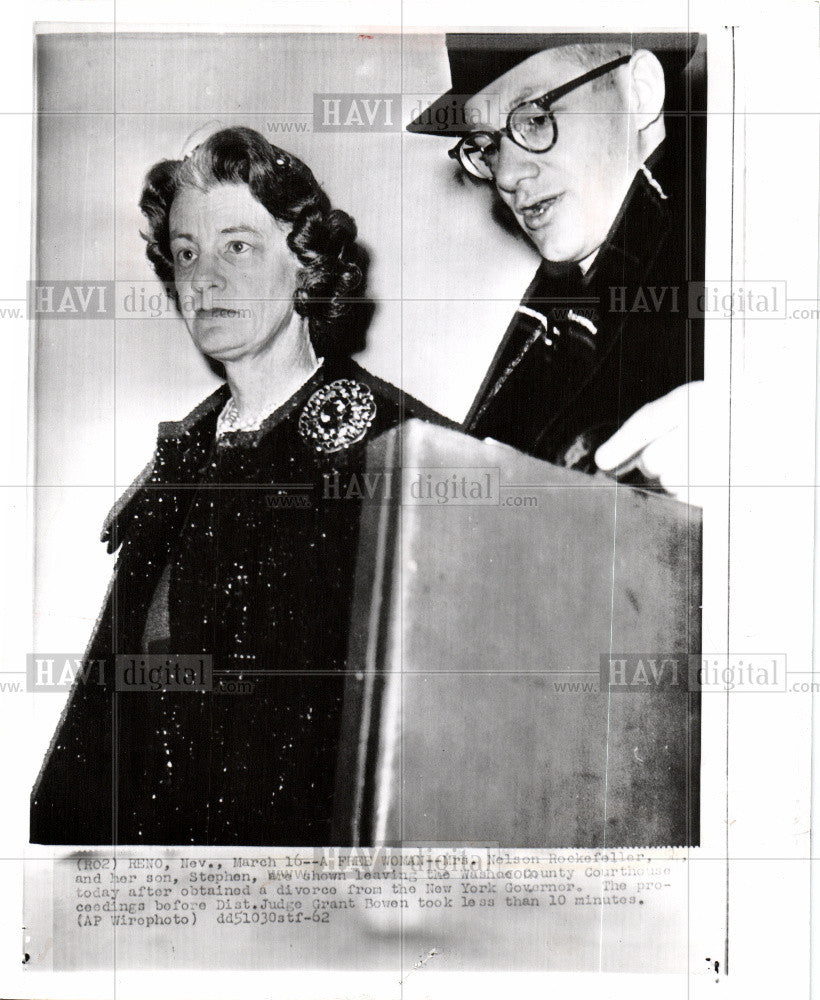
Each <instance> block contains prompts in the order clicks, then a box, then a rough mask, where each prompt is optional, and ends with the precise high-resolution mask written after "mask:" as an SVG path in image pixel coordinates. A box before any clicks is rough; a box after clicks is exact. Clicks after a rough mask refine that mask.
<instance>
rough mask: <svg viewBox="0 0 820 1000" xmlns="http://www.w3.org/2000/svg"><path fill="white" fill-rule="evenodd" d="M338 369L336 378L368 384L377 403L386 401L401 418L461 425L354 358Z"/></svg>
mask: <svg viewBox="0 0 820 1000" xmlns="http://www.w3.org/2000/svg"><path fill="white" fill-rule="evenodd" d="M337 371H338V375H337V374H336V371H334V373H333V376H334V377H335V378H347V379H351V380H353V381H357V382H361V383H362V384H363V385H366V386H367V387H368V388H369V389H370V391H371V392H372V393H373V395H374V397H375V398H376V402H377V404H378V403H379V402H382V403H386V404H387V405H388V406H389V407H391V408H393V409H395V411H396V413H397V415H398V419H400V420H401V419H404V420H410V419H413V418H416V419H418V420H426V421H427V422H428V423H433V424H439V425H441V426H444V427H452V428H455V429H457V428H458V427H459V425H458V424H457V423H456V422H455V421H454V420H451V419H450V418H449V417H445V416H444V415H443V414H441V413H439V412H438V411H437V410H434V409H433V408H432V407H431V406H428V405H427V404H426V403H423V402H422V401H421V400H420V399H416V397H415V396H411V395H410V393H409V392H405V391H404V390H403V389H400V388H399V387H398V386H396V385H393V383H392V382H387V381H386V380H385V379H383V378H379V376H378V375H374V374H373V373H372V372H370V371H368V370H367V369H366V368H363V367H362V366H361V365H360V364H358V363H357V362H356V361H353V360H352V359H347V360H346V361H345V362H343V363H341V364H340V365H339V367H338V369H337ZM331 381H332V379H331Z"/></svg>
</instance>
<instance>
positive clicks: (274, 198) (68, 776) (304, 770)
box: [31, 128, 438, 845]
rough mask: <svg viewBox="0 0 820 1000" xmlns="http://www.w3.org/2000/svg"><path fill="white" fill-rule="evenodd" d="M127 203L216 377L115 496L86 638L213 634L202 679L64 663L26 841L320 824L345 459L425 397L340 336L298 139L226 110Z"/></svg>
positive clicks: (335, 260) (350, 527)
mask: <svg viewBox="0 0 820 1000" xmlns="http://www.w3.org/2000/svg"><path fill="white" fill-rule="evenodd" d="M140 207H141V209H142V211H143V213H144V215H145V217H146V219H147V221H148V232H147V234H146V236H147V240H148V249H147V252H148V257H149V259H150V260H151V262H152V264H153V266H154V268H155V270H156V272H157V275H158V276H159V277H160V279H161V280H162V281H164V282H165V283H166V284H167V285H168V287H169V289H170V290H171V292H172V294H173V295H174V296H175V297H176V301H177V304H178V307H179V310H180V312H181V314H182V316H183V318H184V320H185V324H186V326H187V328H188V331H189V333H190V335H191V337H192V338H193V340H194V343H195V344H196V345H197V347H198V348H199V349H200V350H201V351H202V352H203V353H204V354H205V355H207V356H208V357H209V358H210V359H212V360H213V361H214V362H218V363H219V364H220V365H221V366H222V367H223V368H224V374H225V382H226V384H225V385H223V386H222V387H221V388H220V389H218V390H217V391H216V392H215V393H214V394H213V395H211V396H210V397H209V398H208V399H206V400H205V401H204V402H203V403H201V404H200V405H199V406H198V407H197V408H196V409H195V410H194V411H193V412H192V413H191V414H190V415H189V416H188V417H186V418H185V419H184V420H182V421H180V422H177V423H165V424H162V425H160V432H159V439H158V443H157V449H156V453H155V456H154V459H153V462H152V463H150V465H149V467H148V469H147V470H146V473H145V474H144V475H143V477H141V479H140V480H138V482H137V483H136V484H135V486H134V487H132V489H131V490H130V491H129V493H128V494H127V495H126V497H124V498H123V500H121V501H120V503H119V504H118V506H117V507H116V508H115V510H114V511H112V514H111V515H110V516H109V520H108V522H107V524H106V528H105V532H104V539H107V540H108V541H109V547H110V549H112V550H113V549H116V548H120V555H119V560H118V564H117V569H116V571H115V576H114V580H113V582H112V586H111V589H110V593H109V596H108V598H107V601H106V604H105V606H104V608H103V612H102V614H101V617H100V620H99V622H98V625H97V628H96V629H95V632H94V635H93V637H92V641H91V644H90V647H89V650H88V653H87V656H88V657H89V658H91V659H103V660H105V661H106V663H107V665H108V666H109V668H111V667H113V654H120V655H121V656H126V657H132V658H133V662H134V664H135V665H136V666H140V665H142V664H144V663H145V662H147V661H145V654H164V658H163V661H162V662H167V663H169V664H173V663H174V662H176V658H178V657H182V656H191V655H192V654H201V655H202V656H206V657H207V656H210V657H212V658H213V671H214V682H213V690H212V691H205V692H191V691H185V690H182V691H180V690H174V685H173V684H172V683H166V682H163V684H162V686H161V687H159V689H158V690H156V691H153V692H152V691H136V690H128V689H127V686H128V685H127V684H126V683H125V682H126V681H127V680H128V678H127V677H125V676H124V675H122V674H121V675H120V676H119V677H118V683H117V684H115V683H114V678H113V677H112V670H111V669H109V670H108V673H107V675H106V678H105V681H104V683H102V684H100V683H97V679H96V678H95V679H94V680H89V681H86V682H85V683H82V682H81V683H78V684H77V685H76V687H75V690H74V691H73V692H72V695H71V698H70V700H69V704H68V707H67V709H66V712H65V714H64V716H63V718H62V720H61V723H60V727H59V729H58V732H57V734H56V736H55V738H54V741H53V743H52V746H51V748H50V751H49V754H48V756H47V758H46V762H45V764H44V766H43V770H42V772H41V774H40V777H39V779H38V782H37V784H36V786H35V790H34V793H33V796H32V814H31V816H32V824H31V837H32V841H35V842H41V843H78V844H88V843H106V844H108V843H131V844H134V843H145V844H248V845H251V844H267V845H275V844H288V845H293V844H303V845H307V844H322V843H328V842H329V836H330V822H331V815H332V798H333V783H334V770H335V765H336V757H337V749H338V738H339V723H340V709H341V702H342V689H343V678H344V673H343V671H344V667H345V655H346V647H347V637H348V631H349V616H350V603H351V591H352V588H351V583H352V578H353V568H354V556H355V548H356V540H357V532H358V515H359V510H360V503H359V501H357V500H356V499H355V495H356V494H360V493H361V491H360V490H356V489H352V490H351V489H347V488H345V479H346V480H347V483H348V485H349V484H351V483H352V482H353V479H352V477H357V476H358V475H359V474H360V473H361V471H362V469H363V458H364V456H363V451H364V446H365V444H366V443H367V441H369V440H371V439H372V438H373V437H374V436H376V435H377V434H379V433H381V432H382V431H385V430H387V429H389V428H391V427H394V426H395V425H397V424H398V423H399V422H400V421H402V420H403V419H405V417H408V416H411V415H416V416H419V415H420V416H423V417H425V418H428V417H431V416H432V417H434V418H435V415H433V414H431V413H430V411H427V410H426V409H425V408H424V407H422V406H421V404H419V403H417V402H416V401H415V400H412V399H409V398H408V397H406V396H403V395H402V394H400V393H399V392H398V390H396V389H395V388H394V387H392V386H390V385H387V384H385V383H384V382H382V381H380V380H379V379H376V378H374V377H373V376H372V375H370V374H369V373H367V372H366V371H364V370H363V369H362V368H361V367H359V366H358V365H357V364H355V363H354V362H353V361H351V360H349V359H348V358H346V357H344V355H343V354H340V352H339V346H338V345H339V344H340V342H341V340H342V338H343V336H344V333H345V323H344V320H343V315H344V310H345V305H346V302H345V300H346V299H348V298H349V297H350V295H351V293H352V292H353V290H354V289H355V287H356V286H357V284H358V283H359V281H360V273H359V269H358V267H357V265H356V262H355V261H356V255H357V254H356V246H355V242H354V241H355V237H356V228H355V224H354V223H353V220H352V219H351V218H350V217H349V216H348V215H346V214H345V213H344V212H340V211H336V210H332V209H331V207H330V204H329V201H328V198H327V196H326V195H325V194H324V192H323V191H322V190H321V188H320V187H319V185H318V184H317V182H316V180H315V179H314V177H313V174H312V173H311V171H310V170H309V169H308V168H307V167H306V166H305V164H304V163H302V162H301V161H300V160H298V159H297V158H296V157H294V156H292V155H290V154H289V153H287V152H285V151H284V150H281V149H277V148H276V147H274V146H271V145H270V144H269V143H268V142H267V141H266V140H265V139H264V138H263V137H262V136H261V135H259V134H258V133H256V132H253V131H252V130H250V129H245V128H229V129H224V130H222V131H220V132H217V133H215V134H214V135H212V136H211V137H210V138H208V139H207V140H206V141H205V142H203V143H202V144H200V145H199V146H198V147H196V149H194V150H193V152H192V153H191V154H189V155H188V156H187V157H185V158H184V159H182V160H170V161H169V160H166V161H163V162H161V163H159V164H157V165H156V166H155V167H154V168H153V169H152V170H151V171H150V172H149V174H148V177H147V180H146V184H145V189H144V191H143V194H142V199H141V202H140ZM436 419H438V418H436ZM328 483H330V484H331V487H332V488H330V489H328ZM351 495H352V496H351ZM151 662H153V661H151ZM135 674H138V671H136V672H132V675H131V677H132V679H133V678H134V676H135ZM116 688H119V689H120V690H116Z"/></svg>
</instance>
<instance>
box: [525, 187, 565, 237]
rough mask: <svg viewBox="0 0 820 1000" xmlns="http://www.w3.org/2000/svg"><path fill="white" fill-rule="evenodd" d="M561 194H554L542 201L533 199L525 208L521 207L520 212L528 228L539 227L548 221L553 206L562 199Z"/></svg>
mask: <svg viewBox="0 0 820 1000" xmlns="http://www.w3.org/2000/svg"><path fill="white" fill-rule="evenodd" d="M560 197H561V195H560V194H555V195H552V197H550V198H542V199H541V200H540V201H531V202H530V203H529V204H528V205H524V207H523V208H519V209H518V210H517V211H518V214H519V215H520V216H521V218H522V219H523V220H524V225H525V226H527V228H528V229H537V228H538V227H539V226H540V225H542V224H543V223H544V222H546V221H547V219H548V218H549V216H550V215H551V212H552V208H553V206H554V205H555V203H556V202H557V201H558V200H559V199H560Z"/></svg>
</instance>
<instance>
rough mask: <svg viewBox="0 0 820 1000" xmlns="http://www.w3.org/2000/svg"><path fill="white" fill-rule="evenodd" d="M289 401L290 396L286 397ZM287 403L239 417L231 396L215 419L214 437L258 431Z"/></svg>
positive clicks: (319, 364) (320, 365)
mask: <svg viewBox="0 0 820 1000" xmlns="http://www.w3.org/2000/svg"><path fill="white" fill-rule="evenodd" d="M324 360H325V359H324V358H319V359H318V361H317V364H316V367H315V368H314V369H313V371H312V372H310V373H309V374H308V375H307V377H306V378H305V379H304V380H303V381H302V382H301V383H300V384H299V385H298V386H297V387H296V388H295V389H294V390H293V392H292V393H291V394H290V395H291V396H292V395H293V393H295V392H298V390H299V389H301V388H302V386H303V385H304V384H305V382H308V381H309V380H310V379H312V378H313V376H314V375H315V374H316V372H318V371H319V369H320V368H321V367H322V364H323V363H324ZM288 399H290V396H288ZM285 402H287V400H284V399H283V400H282V401H281V402H279V403H276V404H275V405H274V406H271V407H268V408H266V409H264V410H263V411H262V412H261V413H256V414H251V415H250V416H246V417H240V416H239V411H238V410H237V408H236V403H235V402H234V398H233V396H231V397H230V398H229V399H228V402H227V403H226V404H225V405H224V406H223V407H222V412H221V413H220V414H219V416H218V417H217V421H216V437H217V440H219V438H221V437H224V436H225V435H226V434H232V433H235V432H236V431H258V430H259V428H260V427H261V426H262V424H263V423H264V422H265V421H266V420H267V419H268V417H269V416H270V415H271V413H273V412H274V410H278V409H279V407H280V406H281V405H282V403H285Z"/></svg>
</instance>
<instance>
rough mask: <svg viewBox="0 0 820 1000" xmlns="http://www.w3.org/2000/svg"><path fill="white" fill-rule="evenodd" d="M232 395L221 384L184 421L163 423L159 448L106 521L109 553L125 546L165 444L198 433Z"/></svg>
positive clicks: (104, 538)
mask: <svg viewBox="0 0 820 1000" xmlns="http://www.w3.org/2000/svg"><path fill="white" fill-rule="evenodd" d="M228 395H229V392H228V389H227V386H226V385H221V386H220V387H219V388H218V389H217V390H216V391H215V392H212V393H211V395H210V396H208V397H207V398H206V399H204V400H203V401H202V402H201V403H199V405H198V406H195V407H194V409H193V410H191V412H190V413H189V414H187V416H185V417H183V418H182V419H181V420H166V421H163V422H162V423H160V425H159V429H158V433H157V448H156V450H155V451H154V454H153V456H152V457H151V460H150V461H149V462H148V463H147V464H146V465H145V467H144V468H143V469H142V471H141V472H140V473H139V475H138V476H137V477H136V479H134V481H133V482H132V483H131V485H130V486H129V487H128V489H126V491H125V492H124V493H123V494H122V496H121V497H119V499H118V500H117V501H116V503H115V504H114V505H113V507H112V508H111V510H109V512H108V514H107V515H106V518H105V520H104V521H103V525H102V530H101V532H100V541H101V542H107V543H108V551H109V552H114V551H115V550H116V549H118V548H119V547H120V545H121V544H122V540H123V537H124V530H125V526H126V525H127V524H128V523H129V522H130V519H131V515H132V514H133V512H134V510H135V508H136V506H137V504H138V503H139V502H140V499H141V497H142V494H143V487H144V486H145V485H146V484H147V483H148V482H149V481H150V480H151V478H152V476H153V475H154V470H155V468H156V464H157V455H158V452H159V449H160V448H161V447H162V445H163V443H165V442H167V441H173V440H176V439H179V438H181V437H183V436H184V435H185V434H189V433H190V432H191V431H194V430H196V428H197V426H198V425H199V424H200V423H201V422H202V421H203V420H206V419H207V418H208V417H210V416H212V415H214V414H215V413H217V412H218V411H219V410H220V409H221V408H222V407H223V406H224V405H225V402H226V401H227V398H228Z"/></svg>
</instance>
